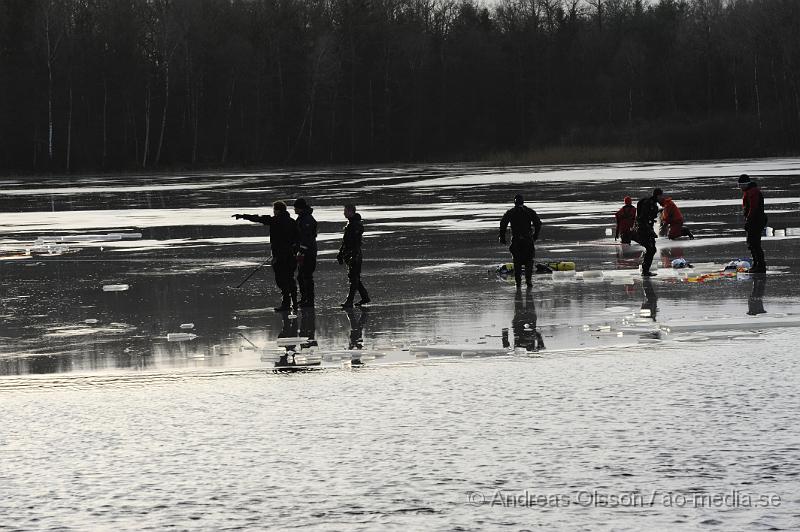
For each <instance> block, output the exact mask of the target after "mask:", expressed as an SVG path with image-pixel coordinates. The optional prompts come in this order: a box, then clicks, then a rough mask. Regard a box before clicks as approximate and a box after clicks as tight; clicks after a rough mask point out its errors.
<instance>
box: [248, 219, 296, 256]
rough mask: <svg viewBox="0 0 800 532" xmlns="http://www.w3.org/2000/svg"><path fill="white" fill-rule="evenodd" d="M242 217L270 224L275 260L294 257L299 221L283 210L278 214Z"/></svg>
mask: <svg viewBox="0 0 800 532" xmlns="http://www.w3.org/2000/svg"><path fill="white" fill-rule="evenodd" d="M241 218H242V219H244V220H247V221H250V222H256V223H260V224H264V225H267V226H269V245H270V248H271V250H272V258H273V260H278V261H280V260H286V259H288V258H290V257H294V254H295V253H296V251H297V246H298V241H299V234H298V232H297V222H296V221H294V220H293V219H292V217H291V216H289V213H288V212H282V213H280V214H279V215H278V216H269V215H266V216H260V215H257V214H243V215H241Z"/></svg>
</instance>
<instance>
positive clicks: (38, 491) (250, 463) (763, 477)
mask: <svg viewBox="0 0 800 532" xmlns="http://www.w3.org/2000/svg"><path fill="white" fill-rule="evenodd" d="M743 172H747V173H750V174H751V175H752V176H753V177H754V179H756V180H757V181H759V183H760V184H761V185H762V188H763V190H764V193H765V196H766V200H767V211H768V214H769V217H770V226H772V227H774V228H776V229H787V231H786V233H787V234H786V236H780V237H774V238H766V239H765V240H764V248H765V250H766V254H767V262H768V265H769V266H770V268H771V270H770V272H769V274H768V275H767V276H766V278H765V279H752V278H750V277H748V276H744V275H740V276H732V277H730V276H728V277H719V276H711V277H700V278H698V276H700V274H701V273H708V272H710V271H713V270H714V269H715V268H716V267H717V266H713V265H719V264H722V263H726V262H728V261H729V260H731V259H733V258H737V257H744V256H747V249H746V247H745V243H744V232H743V231H742V229H741V227H742V225H743V221H742V217H741V215H740V210H741V203H740V202H741V200H740V193H739V191H738V189H737V188H736V186H735V176H738V175H739V174H740V173H743ZM655 186H659V187H661V188H663V189H664V190H665V192H666V193H667V194H668V195H671V196H672V197H673V198H674V199H675V201H676V203H677V204H678V206H679V207H680V208H681V210H682V211H683V214H684V216H685V217H686V220H687V224H689V225H690V226H691V228H692V230H693V231H694V232H695V234H696V235H697V236H698V238H697V239H696V240H694V241H686V242H669V241H665V240H663V239H659V241H658V244H659V255H657V257H656V260H657V261H658V263H659V264H660V265H661V266H662V267H663V268H662V270H661V271H660V274H659V277H657V278H655V279H654V280H653V281H652V282H648V283H643V282H642V281H641V279H639V278H638V276H637V275H636V274H635V268H636V264H637V259H638V254H639V248H638V247H636V246H634V247H632V248H627V247H623V246H619V245H616V244H615V243H614V241H613V239H611V238H608V237H606V236H605V229H606V228H608V227H612V225H613V223H612V220H613V213H614V212H615V211H616V210H617V209H618V208H619V206H621V204H622V197H623V196H625V195H626V194H629V195H631V196H634V197H635V198H638V197H643V196H645V195H649V193H650V190H652V188H653V187H655ZM516 193H522V194H524V195H525V197H526V200H527V203H528V205H529V206H531V207H533V208H534V209H536V210H537V211H538V212H539V214H540V216H541V217H542V219H543V222H544V224H545V226H544V229H543V232H542V239H541V240H540V242H539V246H538V248H537V249H538V253H537V260H545V259H549V260H572V261H575V262H576V264H577V268H578V270H579V273H578V274H577V275H576V276H575V277H567V278H565V279H551V278H549V277H547V276H543V277H539V278H537V280H536V283H535V284H536V286H535V288H534V290H533V291H532V292H531V293H530V294H526V293H525V292H523V294H522V295H517V294H515V290H514V287H513V284H509V283H508V282H507V281H503V280H501V279H498V278H497V277H496V276H495V275H490V274H489V273H488V271H489V270H490V269H492V268H493V267H495V266H496V265H498V264H500V263H502V262H506V261H507V260H508V259H509V254H508V250H507V248H506V247H505V246H502V245H500V244H498V243H497V238H496V237H497V225H498V221H499V218H500V217H501V216H502V213H503V212H504V211H505V210H506V209H507V208H508V207H509V206H510V204H511V202H512V201H511V200H512V198H513V196H514V194H516ZM297 196H303V197H305V198H307V199H308V200H309V202H310V203H311V205H312V206H313V207H314V209H315V210H314V215H315V217H316V218H317V220H318V221H319V222H320V250H321V251H320V263H319V266H318V269H317V274H316V281H317V290H316V291H317V308H316V310H315V311H313V312H309V311H306V312H303V311H300V312H299V313H298V316H297V317H296V318H292V317H289V316H286V315H280V314H275V313H273V312H271V311H268V310H266V309H267V308H269V307H272V306H273V305H275V304H276V303H277V302H278V300H279V294H278V293H277V290H276V289H275V287H274V283H273V280H272V272H271V271H268V270H266V269H265V270H263V271H261V272H259V273H257V274H256V275H255V276H254V278H253V279H251V281H250V282H249V283H247V284H246V285H245V286H244V287H243V288H241V289H236V288H233V287H234V286H236V285H237V284H238V283H239V282H240V281H241V280H242V279H243V278H244V277H245V276H246V275H247V273H248V272H249V271H251V270H252V269H253V268H254V267H255V266H256V265H258V264H259V263H260V262H261V261H263V260H264V258H265V257H266V255H268V252H266V250H267V233H266V229H265V228H263V227H262V226H259V225H256V224H248V223H244V222H236V221H234V220H233V219H231V217H230V216H231V215H232V214H234V213H238V212H248V213H268V212H269V210H270V208H269V205H270V204H271V202H272V201H274V200H277V199H283V200H291V199H293V198H295V197H297ZM349 201H354V202H356V203H357V204H358V205H359V210H360V211H361V212H362V216H363V217H364V219H365V224H366V229H367V235H366V239H365V252H364V253H365V266H364V282H365V284H366V285H367V287H368V288H369V290H370V295H371V296H372V298H373V301H374V304H373V305H372V306H371V308H369V309H367V310H359V309H356V310H354V311H351V312H345V311H343V310H341V309H339V308H337V303H338V302H340V301H341V300H342V299H343V298H344V295H345V294H344V292H345V290H346V286H345V283H346V275H345V272H344V271H343V269H342V268H341V267H340V266H339V265H338V264H336V262H335V260H334V257H335V254H336V249H337V248H338V241H339V238H340V235H341V230H342V226H343V223H344V220H343V218H342V215H341V205H342V204H343V203H345V202H349ZM799 207H800V160H798V159H772V160H747V161H720V162H709V163H686V164H642V165H637V164H620V165H602V166H575V167H561V166H560V167H535V168H525V167H513V168H508V167H506V168H487V167H476V166H468V165H462V166H458V165H455V166H454V165H447V166H444V165H443V166H426V167H414V166H403V167H393V168H363V167H362V168H357V169H352V170H337V171H328V170H309V171H296V170H287V171H279V170H273V171H269V172H238V173H208V174H196V175H195V174H192V175H188V174H175V175H159V176H153V175H143V176H125V177H107V176H104V177H93V176H84V177H81V178H75V177H70V178H42V179H30V178H26V179H23V178H19V179H14V178H5V179H0V276H2V277H0V279H2V288H1V290H2V291H0V320H2V321H0V398H1V399H0V400H1V401H2V406H3V407H2V408H1V409H0V426H2V427H4V429H3V430H2V431H0V451H2V454H0V456H2V460H3V467H2V468H0V496H2V497H0V515H2V516H3V519H1V520H0V530H3V529H5V528H9V529H15V528H45V529H51V528H75V529H86V528H93V527H94V528H109V527H111V526H114V527H117V528H136V529H141V528H147V527H152V528H163V527H165V526H173V527H176V528H179V529H183V528H203V529H212V528H213V529H224V528H231V529H235V528H248V527H249V528H263V527H266V526H270V525H271V526H272V527H275V528H289V527H295V526H298V527H299V526H303V527H317V528H319V529H341V528H360V529H364V530H372V529H374V528H375V527H376V526H381V527H388V528H396V529H421V528H430V529H438V530H452V529H455V528H461V529H464V530H470V529H486V528H498V527H500V526H508V527H512V528H516V529H532V528H534V527H541V526H544V527H547V528H552V527H555V526H559V525H561V526H563V525H564V524H567V523H569V524H570V528H590V527H591V528H596V527H598V526H601V527H606V528H609V527H613V528H617V529H620V528H635V529H640V528H643V527H645V526H654V527H659V528H670V529H680V528H706V529H719V530H730V529H740V528H750V529H760V528H763V529H783V528H793V526H794V525H796V523H797V522H798V520H800V509H799V508H798V499H797V495H796V491H797V485H798V477H797V475H798V473H797V472H798V470H800V434H798V429H797V427H798V422H800V415H799V414H798V413H797V412H798V408H797V407H798V406H800V402H798V393H797V390H798V385H800V377H799V375H800V372H798V362H797V357H796V356H795V355H794V350H795V349H796V347H795V345H796V338H797V333H798V332H799V331H800V302H799V300H798V296H800V288H799V287H798V280H799V279H800V276H798V271H800V269H798V268H799V267H800V264H798V259H797V250H798V243H799V242H798V238H800V236H798V235H800V233H798V232H797V229H796V228H798V227H800V210H799ZM108 235H113V236H111V237H109V236H108ZM31 252H33V254H32V255H31ZM676 257H684V258H686V259H687V260H688V261H689V262H691V263H693V264H695V265H696V266H697V267H698V270H699V272H698V273H689V274H686V275H679V274H678V273H676V272H675V271H673V270H671V269H667V268H668V267H669V264H670V262H671V261H672V259H673V258H676ZM598 270H602V271H603V274H602V275H601V276H599V277H598V276H597V275H594V276H588V275H587V277H586V278H583V275H582V273H581V272H584V271H598ZM108 285H127V287H128V288H127V289H126V290H123V291H104V290H103V287H104V286H108ZM187 323H192V324H194V328H193V329H191V330H189V329H181V324H187ZM181 332H183V333H185V334H191V335H196V337H194V338H191V339H188V340H185V341H170V340H169V339H168V338H169V337H168V335H169V334H175V333H181ZM297 335H300V336H310V335H313V336H314V338H315V339H316V341H317V342H318V344H319V347H318V351H319V352H320V353H321V354H323V355H324V357H323V361H322V363H321V364H320V365H319V366H313V367H315V368H319V369H322V371H304V372H288V373H287V372H286V371H278V370H285V369H287V368H277V369H276V367H275V361H274V360H273V359H270V357H269V356H265V355H264V348H268V346H270V345H272V343H273V342H274V341H275V340H276V339H277V338H279V337H287V336H297ZM354 344H358V345H359V346H360V347H363V349H362V350H361V353H359V355H358V356H359V357H360V358H362V359H363V360H362V361H363V362H364V364H363V365H361V366H358V367H354V366H352V365H351V364H350V363H349V362H342V360H346V359H349V358H351V355H350V354H349V353H350V352H351V351H353V350H351V349H350V348H351V347H352V346H353V345H354ZM515 346H517V347H520V346H522V347H531V350H530V351H527V352H521V351H520V350H519V349H518V350H517V351H514V349H513V348H514V347H515ZM534 346H535V347H536V348H537V349H533V347H534ZM326 354H327V355H326ZM362 355H363V356H362ZM353 358H355V356H353ZM293 369H298V368H297V367H295V368H293ZM498 490H500V491H498ZM594 490H597V493H596V494H595V495H594V500H592V501H591V504H586V502H587V497H591V496H592V494H593V493H594ZM732 490H738V493H740V494H741V493H747V494H753V495H754V496H756V495H757V496H761V495H768V496H773V495H774V496H778V497H780V499H781V503H780V505H779V506H777V505H774V504H772V505H770V507H763V505H762V507H759V508H753V507H746V506H745V505H744V504H743V503H741V501H739V504H738V505H734V506H725V505H724V504H723V505H722V506H721V507H713V506H712V507H706V508H702V507H700V508H698V507H696V506H697V505H695V504H689V503H686V504H683V505H673V506H671V507H670V506H667V505H665V504H663V498H664V497H665V496H669V497H675V496H686V497H691V496H693V494H698V493H699V494H705V495H709V496H711V495H714V494H723V495H724V494H728V495H730V493H731V492H732ZM584 491H585V492H586V493H588V495H587V494H586V493H585V494H583V495H581V493H583V492H584ZM468 492H475V493H473V494H472V495H471V496H470V495H468ZM498 493H500V495H501V496H511V497H517V496H519V495H523V496H524V495H525V494H527V495H530V496H531V497H534V498H535V497H537V496H540V495H545V496H553V497H556V496H557V497H559V498H558V501H560V502H561V504H559V505H558V507H556V506H555V505H553V504H552V501H551V502H550V503H549V504H547V505H542V504H539V505H535V506H533V507H531V505H530V504H527V505H524V504H523V505H520V504H518V505H517V507H510V505H508V504H505V505H501V504H497V499H496V497H497V494H498ZM631 493H635V494H641V495H642V496H643V497H644V498H645V499H646V501H645V502H647V503H651V502H652V504H648V505H643V504H633V505H631V504H627V505H626V504H624V503H623V504H616V505H614V504H610V503H609V502H608V500H607V499H603V497H612V496H619V495H624V494H627V495H630V494H631ZM654 494H655V495H654ZM638 496H639V495H637V497H638ZM470 497H471V498H470ZM567 499H569V502H571V504H564V502H565V500H567ZM492 501H494V502H495V503H494V504H492ZM597 501H599V503H597ZM604 501H605V504H603V502H604ZM475 502H478V503H480V504H473V503H475ZM483 502H485V504H482V503H483ZM678 502H680V501H678ZM701 506H702V505H701Z"/></svg>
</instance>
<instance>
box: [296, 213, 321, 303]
mask: <svg viewBox="0 0 800 532" xmlns="http://www.w3.org/2000/svg"><path fill="white" fill-rule="evenodd" d="M313 212H314V209H312V208H311V207H309V205H308V203H307V202H306V200H305V199H303V198H297V199H296V200H295V202H294V213H295V214H296V215H297V230H298V234H299V239H300V242H299V246H298V251H297V285H298V286H299V287H300V306H301V307H306V308H311V307H313V306H314V270H315V269H316V268H317V221H316V220H315V219H314V217H313V216H312V215H311V213H313Z"/></svg>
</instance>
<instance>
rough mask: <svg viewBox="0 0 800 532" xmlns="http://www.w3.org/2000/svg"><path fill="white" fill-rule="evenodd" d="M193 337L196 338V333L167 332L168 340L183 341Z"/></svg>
mask: <svg viewBox="0 0 800 532" xmlns="http://www.w3.org/2000/svg"><path fill="white" fill-rule="evenodd" d="M195 338H197V335H196V334H192V333H183V332H179V333H169V334H167V341H168V342H185V341H187V340H194V339H195Z"/></svg>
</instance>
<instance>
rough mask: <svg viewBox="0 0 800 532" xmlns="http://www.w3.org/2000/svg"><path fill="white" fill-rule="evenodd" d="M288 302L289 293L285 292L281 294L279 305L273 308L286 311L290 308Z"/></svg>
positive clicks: (277, 310) (276, 310)
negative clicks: (281, 298)
mask: <svg viewBox="0 0 800 532" xmlns="http://www.w3.org/2000/svg"><path fill="white" fill-rule="evenodd" d="M295 297H297V296H295ZM289 303H290V299H289V294H287V293H285V294H283V300H282V301H281V305H280V306H279V307H275V308H274V309H273V310H275V312H287V311H289V310H291V307H290V306H289Z"/></svg>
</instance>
